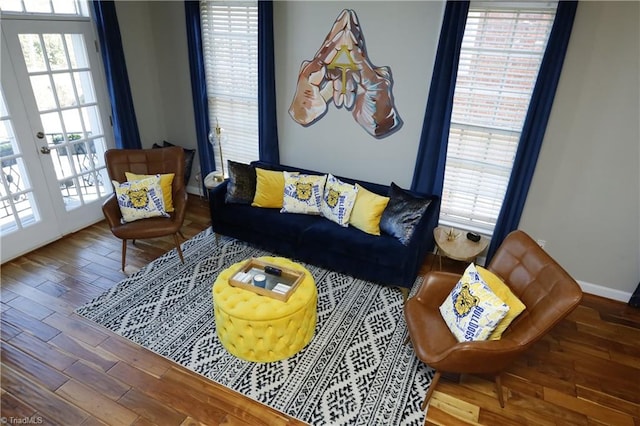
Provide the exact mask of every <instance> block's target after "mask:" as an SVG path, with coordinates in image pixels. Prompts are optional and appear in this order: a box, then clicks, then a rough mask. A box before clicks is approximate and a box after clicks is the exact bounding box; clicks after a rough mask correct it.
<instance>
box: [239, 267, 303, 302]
mask: <svg viewBox="0 0 640 426" xmlns="http://www.w3.org/2000/svg"><path fill="white" fill-rule="evenodd" d="M265 267H272V268H275V269H278V270H280V271H282V273H281V274H280V275H273V274H269V273H266V272H265ZM243 274H245V275H244V278H245V279H244V280H242V278H243ZM257 274H264V276H265V277H267V282H266V284H265V286H264V288H262V287H258V286H256V285H254V284H253V277H254V276H255V275H257ZM247 275H248V276H249V278H248V279H247ZM303 278H304V272H303V271H296V270H294V269H289V268H284V267H282V266H278V265H275V264H271V263H267V262H263V261H261V260H258V259H254V258H251V259H249V260H247V262H246V263H245V264H244V265H242V267H241V268H240V269H239V270H238V271H237V272H236V273H235V274H234V275H233V277H231V278H229V285H230V286H233V287H239V288H242V289H245V290H249V291H252V292H254V293H256V294H260V295H262V296H267V297H271V298H273V299H277V300H281V301H283V302H286V301H287V300H289V297H290V296H291V295H292V294H293V292H294V290H295V289H296V288H297V287H298V285H299V284H300V283H301V282H302V280H303ZM274 289H275V290H274Z"/></svg>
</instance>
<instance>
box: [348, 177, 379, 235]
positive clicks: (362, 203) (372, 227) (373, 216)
mask: <svg viewBox="0 0 640 426" xmlns="http://www.w3.org/2000/svg"><path fill="white" fill-rule="evenodd" d="M356 187H357V188H358V194H357V195H356V203H355V204H354V206H353V210H351V217H349V224H350V225H352V226H354V227H355V228H358V229H359V230H361V231H364V232H366V233H367V234H372V235H380V218H381V217H382V212H384V209H385V208H386V207H387V204H389V197H383V196H382V195H378V194H376V193H374V192H371V191H369V190H367V189H365V188H364V187H362V186H361V185H359V184H357V183H356Z"/></svg>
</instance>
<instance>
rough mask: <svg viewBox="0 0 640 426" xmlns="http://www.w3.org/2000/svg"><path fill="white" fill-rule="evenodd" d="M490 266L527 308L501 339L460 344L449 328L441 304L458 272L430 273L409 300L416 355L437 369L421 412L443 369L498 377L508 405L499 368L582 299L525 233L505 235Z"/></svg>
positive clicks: (407, 312)
mask: <svg viewBox="0 0 640 426" xmlns="http://www.w3.org/2000/svg"><path fill="white" fill-rule="evenodd" d="M488 269H489V270H490V271H492V272H493V273H494V274H496V275H498V276H499V277H500V278H502V280H503V281H504V282H505V283H506V284H507V285H508V286H509V288H510V289H511V291H512V292H513V293H514V294H515V295H516V296H517V297H518V298H519V299H520V300H521V301H522V302H523V303H524V304H525V306H526V309H525V310H524V311H523V312H522V313H521V314H520V315H519V316H518V317H517V318H516V319H515V320H514V322H513V323H511V325H510V326H509V327H508V328H507V329H506V330H505V332H504V333H503V335H502V339H500V340H487V341H473V342H458V341H457V339H456V338H455V337H454V335H453V334H452V333H451V331H449V328H448V327H447V324H446V323H445V322H444V320H443V318H442V316H441V315H440V310H439V307H440V305H441V304H442V302H443V301H444V300H445V299H446V297H447V296H448V295H449V293H450V292H451V290H452V289H453V287H454V286H455V284H456V283H457V282H458V280H459V278H460V276H459V275H457V274H451V273H447V272H436V271H431V272H429V273H427V275H426V276H425V278H424V281H423V283H422V286H421V287H420V289H419V290H418V291H417V293H416V294H415V296H413V297H412V298H410V299H409V300H407V303H406V304H405V308H404V313H405V319H406V322H407V328H408V331H409V338H410V339H411V342H412V344H413V347H414V350H415V352H416V356H417V357H418V358H419V359H420V360H421V361H422V362H424V363H425V364H427V365H429V366H430V367H432V368H434V369H435V370H436V373H435V376H434V377H433V380H432V382H431V385H430V386H429V390H428V392H427V395H426V396H425V399H424V401H423V403H422V409H423V410H424V409H425V408H426V406H427V402H428V401H429V399H430V398H431V394H432V393H433V390H434V388H435V387H436V385H437V383H438V380H439V379H440V376H441V374H442V373H443V372H445V373H456V374H467V373H468V374H492V375H494V376H495V380H496V391H497V393H498V400H499V401H500V406H501V407H504V398H503V396H502V385H501V382H500V372H501V371H502V370H504V369H505V368H506V367H507V366H508V365H509V364H510V363H511V362H512V361H513V360H514V359H516V358H517V357H518V356H519V355H520V354H521V353H523V352H524V351H526V350H527V349H528V348H529V347H530V346H531V345H532V344H533V343H535V342H536V341H538V340H539V339H540V338H542V337H543V336H544V335H545V334H546V333H547V332H548V331H549V330H551V329H552V328H553V327H554V326H555V325H556V324H557V323H558V322H560V321H561V320H562V319H563V318H564V317H566V316H567V315H568V314H569V313H570V312H571V311H572V310H573V309H574V308H575V307H576V306H577V305H578V304H579V303H580V301H581V300H582V290H581V289H580V287H579V286H578V283H577V282H576V281H575V280H574V279H573V278H571V276H570V275H569V274H568V273H567V272H566V271H565V270H564V269H562V267H561V266H560V265H558V263H556V262H555V261H554V260H553V259H552V258H551V257H550V256H549V255H548V254H547V253H546V252H545V251H544V250H543V249H542V248H540V246H539V245H538V244H536V242H535V241H534V240H533V239H531V237H529V236H528V235H527V234H526V233H524V232H522V231H514V232H512V233H510V234H509V235H508V236H507V238H505V240H504V241H503V243H502V244H501V245H500V247H499V248H498V250H497V252H496V254H495V256H494V257H493V259H492V261H491V264H490V265H489V267H488Z"/></svg>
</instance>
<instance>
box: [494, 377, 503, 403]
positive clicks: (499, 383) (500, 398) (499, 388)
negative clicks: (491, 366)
mask: <svg viewBox="0 0 640 426" xmlns="http://www.w3.org/2000/svg"><path fill="white" fill-rule="evenodd" d="M496 391H497V392H498V401H499V402H500V407H502V408H504V397H503V396H502V379H501V378H500V374H496Z"/></svg>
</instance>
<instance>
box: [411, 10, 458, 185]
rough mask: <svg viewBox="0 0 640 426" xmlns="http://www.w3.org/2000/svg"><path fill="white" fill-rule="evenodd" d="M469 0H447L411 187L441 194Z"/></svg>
mask: <svg viewBox="0 0 640 426" xmlns="http://www.w3.org/2000/svg"><path fill="white" fill-rule="evenodd" d="M468 12H469V2H468V1H448V2H447V5H446V7H445V11H444V18H443V20H442V28H441V30H440V39H439V42H438V51H437V54H436V60H435V63H434V66H433V75H432V77H431V86H430V87H429V99H428V100H427V108H426V111H425V114H424V122H423V124H422V134H421V136H420V146H419V148H418V157H417V158H416V165H415V168H414V171H413V182H412V183H411V189H413V190H414V191H418V192H422V193H425V194H433V195H437V196H442V185H443V183H444V167H445V163H446V161H447V144H448V141H449V127H450V125H451V110H452V108H453V93H454V91H455V88H456V77H457V76H458V62H459V59H460V47H461V46H462V37H463V36H464V27H465V25H466V23H467V13H468Z"/></svg>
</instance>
